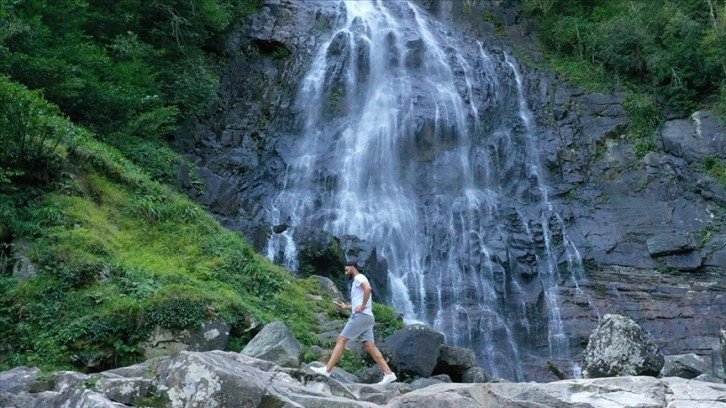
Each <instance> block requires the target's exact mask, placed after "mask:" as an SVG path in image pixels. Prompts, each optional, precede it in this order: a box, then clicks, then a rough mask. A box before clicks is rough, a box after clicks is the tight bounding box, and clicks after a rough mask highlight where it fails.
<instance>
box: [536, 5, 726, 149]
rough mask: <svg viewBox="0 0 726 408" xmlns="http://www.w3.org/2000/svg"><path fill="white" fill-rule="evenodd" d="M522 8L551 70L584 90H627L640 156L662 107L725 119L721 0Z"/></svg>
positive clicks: (725, 37) (724, 10) (725, 27)
mask: <svg viewBox="0 0 726 408" xmlns="http://www.w3.org/2000/svg"><path fill="white" fill-rule="evenodd" d="M524 9H525V11H526V12H527V13H528V15H529V16H530V17H531V18H532V19H533V21H536V22H537V23H538V34H539V38H540V40H541V41H542V43H543V44H544V46H545V49H546V53H547V56H548V59H549V60H550V62H551V66H552V67H553V68H554V69H555V70H556V71H557V72H559V73H561V74H564V75H565V76H567V77H568V78H569V79H570V80H572V81H573V83H574V84H576V85H577V86H582V87H584V88H586V89H588V90H590V91H594V92H605V91H612V90H625V91H626V92H627V94H628V97H627V100H626V104H625V105H626V106H625V108H626V109H627V110H628V113H629V114H630V117H631V119H632V120H633V123H632V125H631V127H630V129H629V130H628V133H629V136H630V138H631V141H633V142H634V143H635V144H636V153H637V154H638V155H639V156H642V155H643V154H644V153H645V152H647V151H650V150H653V149H654V148H655V145H654V144H653V142H652V137H653V133H654V130H655V129H657V127H658V126H660V125H661V124H662V121H663V119H662V114H661V112H662V111H663V109H664V108H666V109H670V110H674V111H676V112H680V113H681V114H684V115H685V114H689V113H691V111H693V110H695V109H701V108H708V109H713V110H715V111H717V112H719V113H720V114H721V115H722V116H724V117H726V47H724V44H726V1H723V0H639V1H631V0H593V1H581V0H525V2H524ZM656 101H659V102H660V103H656Z"/></svg>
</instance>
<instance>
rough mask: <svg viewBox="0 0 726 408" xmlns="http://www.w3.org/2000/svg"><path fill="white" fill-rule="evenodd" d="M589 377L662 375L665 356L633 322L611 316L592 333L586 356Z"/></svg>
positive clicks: (622, 317)
mask: <svg viewBox="0 0 726 408" xmlns="http://www.w3.org/2000/svg"><path fill="white" fill-rule="evenodd" d="M583 358H584V362H583V367H582V368H583V375H584V376H585V377H587V378H598V377H614V376H623V375H651V376H655V375H658V373H660V371H661V369H662V368H663V364H664V357H663V354H662V353H661V352H660V349H659V348H658V346H657V345H656V344H655V343H653V341H652V339H651V338H650V336H649V335H648V334H647V333H646V332H645V331H644V330H643V329H642V328H641V327H640V326H638V324H637V323H635V322H634V321H633V320H632V319H630V318H628V317H625V316H620V315H613V314H608V315H605V317H604V318H603V320H602V322H600V325H599V326H598V327H597V328H596V329H595V330H593V332H592V335H591V336H590V342H589V343H588V345H587V348H585V352H584V353H583Z"/></svg>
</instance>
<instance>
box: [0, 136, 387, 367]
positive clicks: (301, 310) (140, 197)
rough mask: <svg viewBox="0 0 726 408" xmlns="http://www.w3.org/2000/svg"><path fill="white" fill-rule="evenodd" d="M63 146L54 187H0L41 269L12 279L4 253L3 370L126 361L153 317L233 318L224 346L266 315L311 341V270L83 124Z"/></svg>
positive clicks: (178, 320)
mask: <svg viewBox="0 0 726 408" xmlns="http://www.w3.org/2000/svg"><path fill="white" fill-rule="evenodd" d="M59 151H60V152H61V154H62V156H64V157H63V162H64V164H63V168H64V171H63V176H62V177H61V178H60V180H59V181H57V182H55V183H53V184H52V185H51V188H46V189H44V190H33V191H31V190H29V189H16V190H15V191H13V193H12V194H7V192H6V193H5V194H1V195H0V205H1V206H2V209H1V210H0V213H2V214H3V215H6V216H7V215H9V216H10V217H9V218H11V219H12V220H13V221H12V222H11V223H10V225H11V229H12V230H13V231H15V235H16V236H15V240H14V241H13V249H14V252H13V253H14V254H15V255H16V256H17V255H19V254H25V255H27V256H28V257H29V258H30V259H31V261H32V263H33V264H34V265H35V268H36V272H37V273H36V274H35V276H33V277H30V278H20V279H18V278H15V277H13V276H11V275H10V273H9V272H10V271H9V269H10V268H9V262H6V266H8V267H7V268H5V269H6V271H5V273H4V274H3V275H2V278H1V280H0V294H1V295H2V303H0V337H2V338H3V339H4V341H3V343H4V345H3V346H2V347H1V348H0V352H1V353H2V354H0V370H4V369H7V368H10V367H13V366H18V365H24V364H30V365H39V366H41V367H43V368H45V369H47V370H55V369H85V370H97V369H104V368H109V367H115V366H119V365H125V364H130V363H133V362H136V361H139V360H140V359H142V358H143V357H142V354H141V350H140V348H139V347H138V343H139V342H140V341H141V340H143V339H145V338H146V337H147V336H148V335H149V333H150V332H151V330H152V329H153V328H154V327H156V326H161V327H167V328H186V327H194V326H195V325H197V324H198V323H199V322H200V321H202V320H204V319H214V318H222V319H224V320H225V321H227V322H228V323H230V324H231V325H232V340H231V344H230V349H232V350H239V349H240V348H241V347H242V346H243V345H244V344H245V343H246V341H248V340H249V337H250V335H251V333H250V332H249V329H250V328H251V326H252V325H253V322H257V323H266V322H269V321H273V320H282V321H284V322H285V323H287V324H288V326H289V327H290V328H291V329H292V331H293V333H294V334H295V335H296V337H297V338H298V339H300V340H301V341H302V342H303V343H304V344H306V345H313V344H316V336H315V334H316V333H317V331H318V327H317V325H318V319H317V317H316V313H319V312H328V313H330V314H331V315H332V314H333V313H334V311H333V308H332V303H331V302H330V301H329V300H327V299H325V300H323V301H316V300H311V298H310V297H309V296H307V295H308V294H320V293H318V292H319V286H318V284H317V281H316V279H315V278H309V279H307V280H298V279H295V278H294V277H293V276H292V275H291V274H290V273H289V272H288V271H285V270H283V269H282V268H279V267H277V266H275V265H273V264H271V263H270V262H268V261H267V260H266V259H264V258H262V257H261V256H259V255H257V254H255V253H254V252H253V250H252V249H251V248H250V246H249V245H248V244H247V243H246V242H245V241H244V239H243V238H242V237H241V236H240V235H239V234H238V233H234V232H231V231H228V230H225V229H224V228H223V227H222V226H220V224H219V223H218V222H217V221H216V220H215V219H214V218H213V217H212V216H211V215H209V214H208V213H206V212H205V211H204V210H203V209H202V208H200V207H199V206H198V205H196V204H195V203H193V202H191V201H190V200H188V199H187V198H186V197H184V196H183V195H181V194H179V193H177V192H175V191H174V190H173V189H171V188H170V187H167V186H165V185H162V184H159V183H157V182H155V181H152V180H151V179H150V178H149V177H148V176H147V175H146V174H145V173H143V172H142V171H141V170H140V169H139V168H138V167H136V166H135V165H133V164H131V163H130V162H129V161H128V160H126V159H125V158H124V157H123V156H122V155H121V154H119V153H118V151H116V150H114V149H113V148H111V147H109V146H107V145H105V144H103V143H101V142H98V141H96V140H95V139H93V138H91V137H90V136H88V135H87V134H86V133H85V132H84V131H83V130H82V129H75V132H74V135H73V136H72V137H71V138H69V140H67V141H66V143H65V144H64V145H63V146H62V149H60V150H59ZM21 242H27V244H22V245H21ZM382 314H385V315H388V316H389V317H390V321H391V322H393V321H394V320H395V319H394V318H393V313H390V311H385V312H383V313H382ZM384 324H385V319H384ZM397 324H400V323H397Z"/></svg>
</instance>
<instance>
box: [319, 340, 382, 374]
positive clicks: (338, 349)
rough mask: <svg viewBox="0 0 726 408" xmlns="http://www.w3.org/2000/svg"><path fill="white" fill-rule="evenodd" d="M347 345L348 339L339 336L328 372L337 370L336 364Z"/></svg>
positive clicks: (329, 362)
mask: <svg viewBox="0 0 726 408" xmlns="http://www.w3.org/2000/svg"><path fill="white" fill-rule="evenodd" d="M346 344H348V339H347V338H345V337H343V336H338V339H337V340H336V341H335V347H334V348H333V354H331V356H330V360H328V364H327V365H326V368H327V369H328V372H331V371H333V368H335V364H336V363H338V360H340V356H342V355H343V352H344V351H345V345H346ZM379 354H380V352H379ZM381 358H382V357H381Z"/></svg>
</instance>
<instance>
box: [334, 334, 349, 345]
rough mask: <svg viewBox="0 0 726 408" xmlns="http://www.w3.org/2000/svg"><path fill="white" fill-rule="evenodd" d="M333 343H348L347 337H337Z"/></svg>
mask: <svg viewBox="0 0 726 408" xmlns="http://www.w3.org/2000/svg"><path fill="white" fill-rule="evenodd" d="M335 342H336V343H343V344H345V343H347V342H348V338H347V337H344V336H338V338H337V339H336V341H335Z"/></svg>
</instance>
